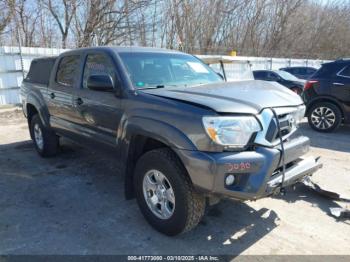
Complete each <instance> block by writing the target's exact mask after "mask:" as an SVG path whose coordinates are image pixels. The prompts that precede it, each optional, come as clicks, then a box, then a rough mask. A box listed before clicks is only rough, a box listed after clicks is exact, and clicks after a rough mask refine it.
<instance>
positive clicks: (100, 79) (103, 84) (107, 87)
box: [87, 75, 114, 92]
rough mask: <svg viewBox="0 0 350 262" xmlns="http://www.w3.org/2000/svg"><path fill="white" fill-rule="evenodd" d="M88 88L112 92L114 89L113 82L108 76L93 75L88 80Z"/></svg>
mask: <svg viewBox="0 0 350 262" xmlns="http://www.w3.org/2000/svg"><path fill="white" fill-rule="evenodd" d="M87 87H88V88H89V89H90V90H95V91H104V92H106V91H112V90H113V89H114V85H113V80H112V78H111V77H110V76H108V75H91V76H89V78H88V80H87Z"/></svg>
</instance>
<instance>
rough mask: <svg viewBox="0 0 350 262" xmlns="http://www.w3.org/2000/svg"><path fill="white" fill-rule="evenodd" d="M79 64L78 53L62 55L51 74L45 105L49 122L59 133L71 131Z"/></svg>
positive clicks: (79, 57)
mask: <svg viewBox="0 0 350 262" xmlns="http://www.w3.org/2000/svg"><path fill="white" fill-rule="evenodd" d="M80 65H81V56H80V55H67V56H63V57H61V58H60V60H59V61H58V65H57V68H56V72H54V73H52V74H54V75H51V80H50V84H49V87H48V92H47V105H48V110H49V114H50V124H51V126H52V127H53V128H55V129H56V130H57V131H58V132H59V133H71V132H72V123H73V121H74V117H75V115H74V108H73V97H74V94H75V92H76V90H77V84H78V80H79V78H78V76H79V74H80V71H81V70H80ZM54 70H55V69H54Z"/></svg>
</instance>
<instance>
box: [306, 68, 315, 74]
mask: <svg viewBox="0 0 350 262" xmlns="http://www.w3.org/2000/svg"><path fill="white" fill-rule="evenodd" d="M306 71H307V74H313V73H315V72H316V71H317V70H315V69H313V68H308V69H307V70H306Z"/></svg>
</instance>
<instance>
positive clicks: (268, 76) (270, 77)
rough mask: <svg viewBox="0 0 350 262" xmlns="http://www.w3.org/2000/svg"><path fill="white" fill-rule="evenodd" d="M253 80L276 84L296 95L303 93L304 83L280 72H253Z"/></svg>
mask: <svg viewBox="0 0 350 262" xmlns="http://www.w3.org/2000/svg"><path fill="white" fill-rule="evenodd" d="M253 75H254V79H256V80H264V81H274V82H277V83H279V84H281V85H283V86H285V87H287V88H289V89H290V90H292V91H293V92H295V93H297V94H301V93H302V91H303V87H304V83H305V81H304V80H302V79H299V78H296V77H295V76H293V75H291V74H289V73H287V72H285V71H280V70H254V71H253Z"/></svg>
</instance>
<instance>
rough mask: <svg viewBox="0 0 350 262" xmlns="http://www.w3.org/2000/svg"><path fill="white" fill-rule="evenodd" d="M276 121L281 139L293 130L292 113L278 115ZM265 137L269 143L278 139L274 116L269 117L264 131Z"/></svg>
mask: <svg viewBox="0 0 350 262" xmlns="http://www.w3.org/2000/svg"><path fill="white" fill-rule="evenodd" d="M278 121H279V125H280V128H281V135H282V139H283V138H284V137H285V136H287V135H288V134H290V133H291V132H292V131H293V129H294V128H295V127H296V126H295V120H294V118H293V115H292V114H283V115H278ZM265 139H266V140H267V141H268V142H270V143H274V142H276V141H277V140H279V139H280V137H279V132H278V127H277V123H276V119H275V118H272V119H271V122H270V124H269V126H268V129H267V132H266V136H265Z"/></svg>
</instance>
